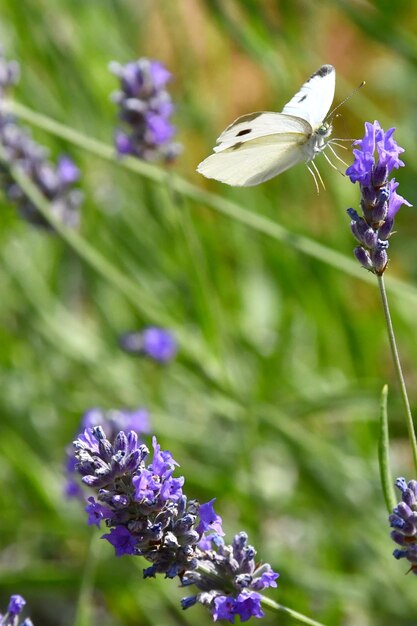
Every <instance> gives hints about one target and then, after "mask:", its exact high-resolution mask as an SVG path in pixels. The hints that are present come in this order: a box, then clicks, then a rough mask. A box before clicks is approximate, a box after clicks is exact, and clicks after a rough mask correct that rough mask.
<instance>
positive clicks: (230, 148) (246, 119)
mask: <svg viewBox="0 0 417 626" xmlns="http://www.w3.org/2000/svg"><path fill="white" fill-rule="evenodd" d="M335 81H336V71H335V69H334V67H333V66H332V65H322V67H320V69H318V70H317V72H315V73H314V74H312V75H311V76H310V78H309V79H308V80H307V81H306V82H305V83H304V85H303V86H302V87H301V89H300V90H299V91H298V92H297V93H296V94H295V96H293V97H292V98H291V100H290V101H289V102H288V103H287V104H286V105H285V106H284V108H283V109H282V111H281V113H272V112H269V111H258V112H257V113H250V114H249V115H243V116H242V117H238V119H237V120H235V121H234V122H233V123H232V124H230V126H228V127H227V128H226V130H224V131H223V132H222V134H221V135H220V137H218V139H217V145H216V146H215V147H214V148H213V151H214V154H211V155H210V156H209V157H207V158H206V159H204V161H202V162H201V163H200V164H199V166H198V167H197V172H199V173H200V174H203V175H204V176H206V177H207V178H214V179H216V180H219V181H220V182H222V183H227V184H228V185H234V186H242V187H249V186H252V185H258V184H259V183H263V182H264V181H266V180H269V179H270V178H272V177H273V176H277V174H281V172H285V170H287V169H289V168H290V167H292V166H293V165H296V164H297V163H300V162H302V161H304V162H305V163H308V162H309V161H311V162H312V161H313V159H314V158H315V157H316V156H317V155H318V154H319V153H320V152H322V151H323V150H324V148H325V147H326V145H328V141H326V140H327V139H328V137H329V136H330V134H331V132H332V125H331V123H330V122H327V121H326V116H327V115H328V112H329V109H330V107H331V105H332V102H333V97H334V90H335ZM325 156H326V155H325ZM336 156H337V155H336ZM311 165H312V167H314V169H315V170H316V173H317V174H318V176H319V179H320V180H321V177H320V174H319V173H318V170H317V167H316V166H315V164H314V163H311ZM307 167H308V166H307ZM309 170H310V172H311V173H312V175H313V177H314V179H315V182H316V186H317V181H316V178H315V175H314V172H313V171H312V170H311V169H310V168H309ZM317 188H318V186H317Z"/></svg>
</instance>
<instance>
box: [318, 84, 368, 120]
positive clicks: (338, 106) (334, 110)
mask: <svg viewBox="0 0 417 626" xmlns="http://www.w3.org/2000/svg"><path fill="white" fill-rule="evenodd" d="M364 85H366V81H364V80H363V81H362V82H361V84H360V85H358V86H357V87H356V89H354V90H353V91H352V92H351V93H350V94H349V95H348V96H346V98H344V99H343V100H342V102H339V104H338V105H337V106H335V108H334V109H333V110H332V111H330V113H328V114H327V115H326V119H329V118H331V119H333V116H334V113H335V112H336V111H337V109H340V107H341V106H343V105H344V104H345V102H347V101H348V100H350V98H351V97H352V96H353V95H355V93H357V92H358V91H359V89H362V87H363V86H364Z"/></svg>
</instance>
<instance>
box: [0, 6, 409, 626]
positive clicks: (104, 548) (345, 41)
mask: <svg viewBox="0 0 417 626" xmlns="http://www.w3.org/2000/svg"><path fill="white" fill-rule="evenodd" d="M0 19H1V23H0V40H1V42H2V44H3V47H4V50H5V54H6V56H7V57H8V58H10V59H12V58H14V59H17V60H18V61H19V62H20V64H21V70H22V78H21V82H20V85H19V86H18V87H17V89H16V91H15V97H16V100H17V101H18V102H21V103H22V104H25V105H26V106H28V107H31V108H32V109H34V110H35V111H38V112H40V113H43V114H44V115H47V116H50V117H51V118H53V119H56V120H58V121H60V122H61V123H63V124H66V125H68V126H69V127H73V128H76V129H77V130H78V131H80V132H82V133H85V134H86V135H88V136H92V137H95V138H98V139H100V140H102V141H104V142H107V143H109V144H111V142H112V135H113V127H114V123H115V117H116V111H115V107H114V105H113V104H112V103H111V101H110V100H109V94H110V92H111V91H112V90H114V89H115V88H117V81H116V80H115V77H114V76H113V75H112V74H110V72H109V71H108V69H107V65H108V63H109V61H111V60H113V59H114V60H117V61H119V62H121V63H125V62H127V61H129V60H132V59H135V58H138V57H140V56H145V55H147V56H150V57H152V58H156V59H159V60H161V61H163V62H164V63H165V64H166V65H167V67H168V68H169V69H170V70H171V71H172V72H173V74H174V76H175V80H174V81H173V82H172V84H171V92H172V94H173V97H174V99H175V101H176V103H177V112H176V116H175V123H176V124H177V126H178V129H179V131H178V138H179V140H180V141H181V142H183V144H184V152H183V155H182V156H181V157H180V158H179V159H178V162H177V163H176V164H175V165H174V166H171V171H175V172H177V173H178V174H180V175H182V176H184V177H185V178H186V179H188V180H189V181H190V182H192V183H193V184H194V185H196V186H198V187H200V188H204V189H207V190H210V191H212V192H214V193H216V194H218V196H219V197H218V199H217V200H215V201H214V203H216V202H217V203H218V205H219V206H220V207H221V206H222V202H223V199H229V200H233V201H234V202H236V203H237V204H238V205H240V206H241V207H243V208H245V209H246V210H248V211H250V212H251V214H254V215H259V216H263V217H265V218H267V219H269V220H270V221H272V222H273V223H279V224H280V225H282V226H284V227H285V228H286V229H287V230H288V233H290V234H293V235H304V236H306V237H308V238H309V239H311V240H314V241H317V242H320V243H322V244H323V245H324V246H326V247H328V248H331V249H333V250H335V251H337V252H339V253H342V254H343V255H344V256H345V258H346V259H351V257H352V248H353V247H354V241H353V237H352V236H351V234H350V230H349V226H348V218H347V216H346V208H347V207H349V206H353V207H357V205H358V201H359V198H358V190H357V189H356V188H355V187H354V186H353V185H351V184H350V182H349V180H348V179H346V178H343V177H342V176H340V175H339V174H338V173H337V172H335V171H334V170H333V169H332V168H330V167H329V166H328V164H327V163H326V161H325V160H324V159H323V157H319V158H318V159H317V160H316V163H317V165H318V167H319V168H320V171H321V174H322V177H323V179H324V180H325V184H326V188H327V189H326V191H325V192H321V193H320V195H319V196H317V195H316V191H315V188H314V184H313V181H312V179H311V177H310V175H309V173H308V172H307V170H306V168H305V167H304V166H303V165H299V166H297V167H295V168H293V169H291V170H290V171H288V172H286V173H284V174H282V175H281V176H279V177H278V178H277V179H274V180H272V181H270V182H268V183H265V184H263V185H261V186H259V187H256V188H248V189H237V188H236V189H234V188H230V187H227V186H224V185H221V184H218V183H215V182H213V181H207V180H206V179H204V178H202V177H200V176H199V175H198V174H196V173H195V167H196V165H197V163H198V162H199V161H201V160H202V159H203V158H204V157H205V156H207V155H208V154H209V153H210V151H211V148H212V145H213V143H214V139H215V137H217V136H218V134H219V133H220V131H221V130H223V128H224V127H225V126H226V125H227V124H228V123H230V122H231V121H232V120H233V119H234V118H235V117H237V116H238V115H242V114H244V113H248V112H252V111H255V110H262V109H266V110H280V109H281V108H282V107H283V105H284V104H285V103H286V102H287V101H288V100H289V99H290V98H291V96H292V95H293V94H294V93H295V91H296V90H297V89H298V88H299V87H300V85H301V84H302V83H303V82H304V81H305V80H306V78H307V77H308V76H309V75H310V74H311V73H312V72H314V71H315V70H316V69H317V68H318V67H319V66H320V65H321V64H323V63H331V64H333V65H335V67H336V70H337V86H336V97H335V103H338V102H340V101H341V100H342V99H343V98H344V97H346V95H348V94H349V93H350V92H351V90H352V89H353V88H355V87H356V86H357V85H358V84H359V83H360V82H361V81H362V80H366V81H367V86H366V87H365V88H364V89H362V90H361V91H360V92H359V93H357V94H355V95H354V96H353V97H352V98H351V99H350V100H349V101H348V102H347V103H346V104H345V105H344V106H343V108H342V109H340V111H339V113H340V117H338V118H337V120H336V122H335V130H334V135H335V136H337V137H350V138H355V137H359V136H361V134H362V131H363V122H364V121H365V120H369V121H373V120H374V119H378V120H379V121H380V123H381V124H382V126H383V127H384V128H388V127H390V126H393V125H394V126H396V127H397V139H398V141H399V143H400V145H403V146H404V147H405V148H406V153H405V155H404V157H405V161H406V164H407V167H406V168H404V169H403V170H402V171H401V172H399V173H398V179H399V180H400V182H401V189H400V192H401V193H402V194H403V195H404V196H405V197H406V198H407V199H408V200H409V201H410V202H412V203H413V204H416V203H417V195H416V187H415V184H414V180H415V177H416V165H415V163H416V158H415V157H416V156H417V148H416V145H417V144H416V138H417V124H416V121H415V119H416V117H415V116H416V113H415V112H416V107H417V35H416V28H417V4H415V3H412V2H408V1H407V2H406V1H405V0H399V1H397V2H392V1H389V0H384V1H382V0H381V1H378V2H366V1H360V0H358V1H356V2H355V1H351V2H349V1H343V0H339V1H336V2H326V1H321V2H318V1H309V0H304V1H302V0H296V1H290V0H267V1H256V0H240V1H239V0H225V1H221V0H183V1H181V0H167V1H165V2H164V1H163V0H161V1H158V0H154V1H151V0H148V1H145V0H141V1H138V0H125V1H116V0H114V1H111V0H87V1H84V2H81V1H80V0H54V1H52V0H20V1H19V2H17V1H16V0H2V2H1V5H0ZM33 134H34V136H35V137H36V138H37V139H38V140H39V141H41V142H42V143H44V144H46V145H47V146H48V147H50V149H51V154H52V155H53V156H54V157H55V156H57V155H58V154H59V153H61V152H63V151H65V152H67V153H69V154H70V155H71V156H72V157H73V158H74V159H75V160H76V162H77V164H78V165H79V167H80V168H81V170H82V188H83V191H84V193H85V202H84V205H83V208H82V225H81V231H80V232H81V235H82V237H83V239H84V240H85V241H86V242H87V243H88V244H89V245H91V246H93V247H94V248H95V249H97V250H99V251H100V252H101V253H102V254H103V255H104V256H105V257H106V258H107V259H108V260H109V261H110V262H111V263H112V264H114V265H115V266H116V267H117V268H119V269H120V270H121V271H122V272H123V273H124V274H125V275H127V276H129V277H130V278H131V279H132V280H133V281H134V282H135V283H136V284H137V287H138V290H139V291H138V293H140V294H141V295H142V297H141V298H138V301H137V303H136V304H137V306H136V305H135V302H132V301H131V300H129V299H128V298H127V297H126V295H124V294H123V293H121V292H120V290H118V289H117V288H116V287H115V285H113V284H111V283H109V282H108V281H107V280H106V279H105V277H104V276H102V275H99V274H98V273H97V272H96V271H95V270H94V269H93V268H92V267H91V266H90V265H88V264H87V263H85V262H84V261H82V260H81V259H80V258H79V257H78V256H77V255H76V254H75V253H74V252H73V251H72V250H71V249H70V248H69V247H68V246H67V245H66V244H65V243H64V242H63V241H62V240H61V239H60V238H59V237H51V236H48V235H46V234H44V233H42V232H39V231H35V230H34V229H33V228H31V227H30V226H28V225H27V224H26V223H25V222H23V221H21V220H20V218H19V217H18V216H17V214H16V211H15V209H14V207H13V206H11V205H10V204H8V203H6V202H5V200H4V198H2V199H1V200H0V201H1V205H2V206H1V211H2V220H1V223H0V264H1V266H0V333H1V335H0V342H1V350H0V382H1V394H0V403H1V422H0V480H1V489H0V510H1V514H0V518H1V522H0V528H1V535H0V537H1V538H0V542H1V552H0V591H1V595H0V600H1V607H2V608H3V609H4V608H5V605H6V602H7V598H8V596H9V595H10V594H11V593H20V594H22V595H24V596H25V597H26V599H27V601H28V607H29V611H28V614H30V615H31V617H32V619H33V621H34V623H35V625H36V626H68V625H76V626H87V625H91V626H93V625H98V624H100V626H110V625H111V626H121V625H123V626H139V625H149V626H151V625H153V626H156V625H158V626H174V625H178V624H196V623H198V624H209V623H211V620H210V619H209V617H208V615H207V614H206V612H205V611H204V609H202V608H201V607H195V608H192V609H190V610H189V611H187V612H182V611H181V610H180V608H179V599H180V598H181V597H182V596H183V595H185V594H184V593H183V592H182V590H181V589H178V587H177V584H176V582H174V581H165V580H163V579H161V580H159V579H158V580H146V581H144V580H142V577H141V570H142V567H144V566H145V563H142V562H141V561H140V559H133V558H128V557H124V558H122V559H116V558H115V557H114V554H113V549H112V548H111V546H109V545H108V544H105V543H104V542H100V541H99V539H98V537H99V536H100V534H101V533H100V532H99V531H97V530H91V528H87V527H86V523H85V514H84V512H83V511H82V510H81V509H82V507H81V506H80V505H79V504H78V503H76V502H66V501H65V500H64V498H63V496H62V490H63V481H64V474H63V465H64V450H65V447H66V446H67V445H68V443H69V442H70V441H71V440H72V438H73V435H74V433H75V431H76V429H77V426H78V423H79V420H80V417H81V415H82V414H83V413H84V411H85V410H86V409H87V408H89V407H92V406H101V407H103V408H112V407H114V408H117V407H129V408H134V407H137V406H144V407H146V408H148V409H149V411H150V413H151V420H152V427H153V432H155V434H157V436H158V439H159V441H160V443H161V445H162V446H163V447H165V448H168V449H170V450H171V452H172V454H173V456H174V458H175V459H177V460H178V461H179V462H180V463H181V473H182V474H183V475H184V476H185V477H186V485H187V493H188V495H189V496H190V497H197V498H199V499H201V500H202V501H206V500H208V499H211V498H213V497H217V505H216V509H217V511H218V512H219V513H220V514H221V515H222V516H223V521H224V528H225V530H226V531H227V536H228V538H231V537H232V536H233V534H234V533H235V532H237V531H239V530H241V529H244V530H246V531H247V532H248V533H249V537H250V542H251V543H252V544H253V545H254V546H255V547H256V548H257V550H258V555H259V558H260V559H263V560H267V561H269V562H270V563H271V564H272V566H273V567H274V569H276V570H277V571H279V572H280V575H281V576H280V579H279V586H278V589H277V590H272V591H271V593H269V595H270V597H272V598H273V599H275V600H276V601H278V602H280V603H282V604H285V605H288V606H290V607H292V608H293V609H295V610H298V611H300V612H302V613H306V614H307V615H309V616H311V617H313V618H315V619H317V620H320V621H322V622H323V623H325V624H328V625H333V624H335V625H343V626H368V625H371V624H378V625H383V626H384V625H387V626H388V625H389V626H392V625H393V624H395V625H400V626H405V625H412V624H415V623H417V616H416V611H417V593H416V585H417V582H416V580H415V579H414V578H413V577H412V576H411V575H409V576H405V575H404V574H405V571H406V569H407V565H406V564H405V563H404V562H397V561H395V560H394V559H393V558H392V556H391V553H392V550H393V548H394V544H393V543H392V542H391V540H390V539H389V528H388V523H387V519H386V518H387V513H386V509H385V507H384V502H383V497H382V493H381V489H380V486H379V475H378V465H377V455H376V446H377V433H378V422H377V420H378V405H379V396H380V392H381V388H382V385H383V384H384V383H386V382H387V383H388V384H389V385H390V397H389V414H390V425H391V434H392V463H393V473H394V475H395V476H397V475H405V476H406V477H407V478H411V477H412V468H411V458H410V454H409V448H408V444H407V438H406V429H405V421H404V416H403V410H402V406H401V402H400V399H399V395H398V392H397V388H396V382H395V378H394V373H393V366H392V364H391V360H390V355H389V353H388V349H387V339H386V335H385V329H384V324H383V317H382V311H381V308H380V304H379V296H378V292H377V289H376V286H375V285H374V286H373V285H372V284H369V282H366V278H367V275H366V273H365V271H358V272H357V275H356V276H355V275H353V274H352V273H349V272H346V271H341V270H340V269H338V268H337V267H335V265H334V263H332V262H331V258H329V257H328V256H326V257H325V258H323V259H322V260H320V259H318V258H313V257H312V256H310V255H308V254H304V253H302V252H300V251H299V250H297V249H295V248H294V245H295V247H297V239H296V237H295V236H294V237H288V238H287V239H286V240H285V241H279V240H278V239H276V238H274V236H273V232H272V230H271V233H270V234H268V233H266V234H265V233H261V232H259V231H258V230H257V229H256V228H255V227H253V226H252V227H250V226H247V225H243V224H241V223H239V220H236V219H231V218H229V217H226V216H224V215H222V214H221V212H218V211H215V210H213V207H209V206H207V205H206V204H205V203H203V202H196V201H194V200H192V199H190V197H188V196H186V195H185V194H181V193H177V192H175V193H174V192H173V190H172V189H171V188H170V184H169V178H168V180H167V182H166V183H165V184H155V183H153V182H151V181H150V180H148V179H147V178H145V177H141V176H138V175H136V174H134V173H132V172H127V171H125V170H124V169H123V168H122V167H119V166H117V165H114V164H111V163H108V162H106V161H104V160H102V159H100V158H98V157H97V156H94V155H91V154H90V153H88V152H86V151H84V150H82V149H80V148H79V147H78V148H76V147H74V146H72V145H71V144H70V143H68V142H64V141H62V140H61V139H59V138H58V137H56V136H53V135H52V134H47V133H46V132H45V131H41V130H40V129H38V128H35V127H34V128H33ZM341 156H343V157H344V158H346V159H347V160H348V161H349V162H350V161H351V155H350V153H349V152H347V153H346V155H345V154H342V155H341ZM397 231H398V233H397V235H396V236H395V237H394V238H393V239H392V243H391V248H390V257H391V262H390V266H389V271H388V272H387V283H388V286H389V285H390V280H391V277H394V276H395V277H397V278H401V279H402V280H403V281H406V282H407V283H408V284H409V285H411V286H412V285H414V289H415V288H416V280H417V246H416V245H415V233H416V232H417V219H416V216H415V209H414V208H408V207H403V209H402V210H401V212H400V214H399V216H398V219H397ZM271 235H272V236H271ZM348 267H353V268H355V265H354V262H353V261H352V264H351V265H350V266H348ZM363 279H365V280H363ZM371 282H372V281H371ZM415 293H416V292H415V291H414V292H412V291H408V292H407V290H406V289H397V290H396V291H395V293H394V294H393V295H392V297H391V302H392V307H393V316H394V322H395V325H396V330H397V335H398V342H399V346H400V352H401V354H402V357H403V363H404V367H405V372H406V377H407V381H408V384H409V391H410V396H411V402H412V404H413V405H414V406H415V404H416V400H417V393H416V391H415V390H416V382H417V378H416V372H417V367H416V366H417V334H416V314H415V311H416V303H417V299H416V297H415ZM146 324H157V325H158V324H162V325H165V326H168V327H169V328H171V329H172V330H173V331H174V332H175V333H176V334H177V336H178V337H179V338H180V341H181V346H180V350H179V354H178V357H177V359H176V360H175V361H174V362H173V363H171V364H170V365H168V366H165V367H162V366H158V365H156V364H155V363H152V362H149V361H144V360H140V359H134V358H132V357H130V356H128V355H126V354H124V353H122V352H121V351H120V350H119V349H118V347H117V337H118V335H119V333H121V332H123V331H125V330H127V329H134V328H142V327H143V326H144V325H146ZM136 561H138V562H136ZM263 623H264V624H265V626H266V625H269V624H271V625H272V624H282V625H286V624H289V621H288V619H287V618H286V617H285V616H277V615H275V614H267V615H266V617H265V618H264V621H263Z"/></svg>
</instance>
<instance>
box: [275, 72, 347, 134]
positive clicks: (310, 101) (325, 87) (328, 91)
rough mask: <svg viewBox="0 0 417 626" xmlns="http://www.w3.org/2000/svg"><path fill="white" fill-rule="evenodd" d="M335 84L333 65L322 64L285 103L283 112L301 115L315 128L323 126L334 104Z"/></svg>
mask: <svg viewBox="0 0 417 626" xmlns="http://www.w3.org/2000/svg"><path fill="white" fill-rule="evenodd" d="M335 84H336V71H335V69H334V67H333V65H322V67H321V68H320V69H318V70H317V72H315V73H314V74H313V75H312V76H310V78H309V79H308V80H306V82H305V83H304V85H303V86H302V87H301V89H300V91H298V92H297V93H296V94H295V96H293V97H292V98H291V100H290V101H289V102H288V103H287V104H286V105H285V107H284V108H283V109H282V113H285V114H286V115H294V116H296V117H301V118H302V119H303V120H306V121H307V122H308V123H309V124H310V125H311V126H312V128H313V129H314V130H315V129H316V128H318V127H319V126H321V124H322V123H323V120H324V119H325V118H326V115H327V113H328V112H329V109H330V107H331V106H332V102H333V98H334V90H335Z"/></svg>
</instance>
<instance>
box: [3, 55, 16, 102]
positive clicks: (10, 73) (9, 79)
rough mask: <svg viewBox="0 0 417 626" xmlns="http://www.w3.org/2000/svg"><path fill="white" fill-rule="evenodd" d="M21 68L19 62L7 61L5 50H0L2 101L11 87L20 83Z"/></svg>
mask: <svg viewBox="0 0 417 626" xmlns="http://www.w3.org/2000/svg"><path fill="white" fill-rule="evenodd" d="M19 77H20V67H19V63H18V62H17V61H6V59H5V58H4V55H3V50H2V49H1V48H0V100H2V99H3V98H4V97H5V96H6V94H7V91H8V90H9V88H10V87H12V86H13V85H16V84H17V83H18V82H19Z"/></svg>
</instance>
